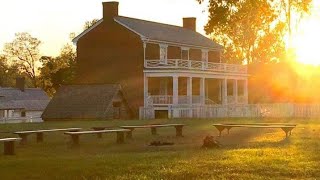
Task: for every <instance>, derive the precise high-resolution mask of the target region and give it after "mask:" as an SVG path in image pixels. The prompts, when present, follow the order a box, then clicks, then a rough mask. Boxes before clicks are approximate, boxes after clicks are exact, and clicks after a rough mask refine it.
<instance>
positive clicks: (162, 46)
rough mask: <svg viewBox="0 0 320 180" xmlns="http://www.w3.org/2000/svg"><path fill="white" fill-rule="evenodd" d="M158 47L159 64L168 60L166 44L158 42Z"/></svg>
mask: <svg viewBox="0 0 320 180" xmlns="http://www.w3.org/2000/svg"><path fill="white" fill-rule="evenodd" d="M159 47H160V64H167V60H168V45H167V44H159Z"/></svg>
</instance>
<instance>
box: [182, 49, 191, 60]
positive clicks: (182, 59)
mask: <svg viewBox="0 0 320 180" xmlns="http://www.w3.org/2000/svg"><path fill="white" fill-rule="evenodd" d="M189 50H190V48H188V47H181V60H190V51H189ZM183 51H187V52H188V58H187V59H183V58H182V52H183Z"/></svg>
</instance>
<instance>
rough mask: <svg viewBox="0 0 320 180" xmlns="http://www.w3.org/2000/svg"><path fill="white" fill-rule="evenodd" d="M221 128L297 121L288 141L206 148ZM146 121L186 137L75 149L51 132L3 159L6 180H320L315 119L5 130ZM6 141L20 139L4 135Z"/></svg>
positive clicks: (258, 135) (95, 142) (267, 137)
mask: <svg viewBox="0 0 320 180" xmlns="http://www.w3.org/2000/svg"><path fill="white" fill-rule="evenodd" d="M217 122H243V123H249V122H290V123H298V124H299V125H298V126H297V128H296V129H294V130H293V131H292V132H293V134H292V136H291V137H290V138H287V139H285V134H284V132H283V131H282V130H280V129H246V128H234V129H231V131H230V134H229V135H226V132H224V134H223V136H222V137H220V138H218V137H217V139H218V140H219V141H220V143H221V144H222V145H223V147H222V148H219V149H203V148H201V145H202V140H203V139H204V137H205V136H206V135H213V136H217V135H218V131H217V130H216V129H215V128H214V127H213V126H212V124H213V123H217ZM147 123H185V124H187V125H188V126H187V127H185V128H184V129H183V134H184V137H181V138H176V137H175V129H174V128H173V127H171V128H160V129H158V133H159V135H157V136H152V135H151V132H150V129H138V130H135V131H134V132H133V140H126V142H125V143H124V144H120V145H119V144H116V142H115V139H116V138H115V134H104V135H103V138H102V139H97V136H96V135H84V136H81V137H80V146H79V147H72V146H71V145H70V137H69V136H66V135H64V134H63V133H62V132H56V133H47V134H45V135H44V142H43V143H36V141H35V135H31V136H30V137H28V144H27V145H24V146H20V145H16V155H15V156H4V155H2V151H3V144H2V143H1V144H0V151H1V155H0V179H1V180H7V179H8V180H12V179H24V180H25V179H94V180H99V179H317V178H320V170H319V167H320V153H319V152H320V122H319V120H316V119H312V120H310V119H265V120H246V119H228V120H227V119H224V120H223V119H221V120H201V119H193V120H154V121H77V122H47V123H38V124H5V125H0V131H1V132H7V131H9V132H11V131H18V130H31V129H47V128H62V127H81V128H84V129H90V128H91V127H94V126H119V125H137V124H147ZM0 136H1V137H12V136H13V137H15V135H12V134H10V133H0ZM154 140H163V141H169V142H174V143H175V144H174V145H173V146H162V147H152V146H149V143H150V142H151V141H154Z"/></svg>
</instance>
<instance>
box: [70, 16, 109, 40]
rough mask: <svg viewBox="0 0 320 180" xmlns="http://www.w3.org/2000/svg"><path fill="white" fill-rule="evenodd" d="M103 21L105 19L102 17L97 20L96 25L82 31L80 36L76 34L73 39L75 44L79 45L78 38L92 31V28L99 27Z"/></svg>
mask: <svg viewBox="0 0 320 180" xmlns="http://www.w3.org/2000/svg"><path fill="white" fill-rule="evenodd" d="M102 22H103V19H100V20H99V21H97V22H96V23H94V25H92V26H91V27H89V28H88V29H86V30H84V31H83V32H82V33H80V34H79V35H78V36H76V37H75V38H73V39H72V42H73V44H74V45H77V42H78V40H79V39H80V38H81V37H82V36H84V35H86V34H87V33H88V32H90V31H91V30H92V29H94V28H95V27H97V26H98V25H99V24H101V23H102Z"/></svg>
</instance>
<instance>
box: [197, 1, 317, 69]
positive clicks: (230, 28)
mask: <svg viewBox="0 0 320 180" xmlns="http://www.w3.org/2000/svg"><path fill="white" fill-rule="evenodd" d="M197 1H198V2H199V3H202V2H203V1H205V0H197ZM208 1H209V20H208V23H207V25H206V26H205V31H206V33H207V34H209V35H211V36H212V38H213V39H214V40H216V41H217V42H219V43H221V44H223V45H224V46H225V50H226V53H225V54H224V56H225V58H226V59H227V61H233V62H234V61H238V62H239V61H240V62H241V61H242V60H244V59H245V60H246V61H247V63H248V64H250V63H253V62H264V63H265V62H270V61H271V62H273V61H279V60H281V59H283V58H284V54H285V53H286V51H285V40H284V38H283V37H284V36H285V34H286V33H287V31H288V34H289V36H291V31H292V30H291V27H292V26H291V21H292V20H291V16H292V12H294V13H295V14H297V15H303V14H304V13H306V12H308V11H309V7H310V3H311V1H312V0H241V1H239V0H208ZM261 52H263V53H261Z"/></svg>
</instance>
